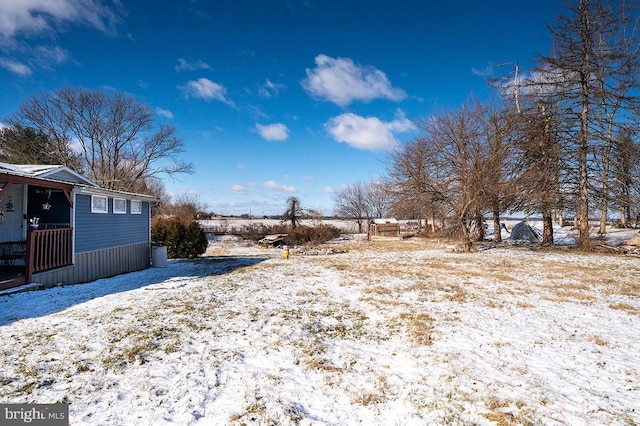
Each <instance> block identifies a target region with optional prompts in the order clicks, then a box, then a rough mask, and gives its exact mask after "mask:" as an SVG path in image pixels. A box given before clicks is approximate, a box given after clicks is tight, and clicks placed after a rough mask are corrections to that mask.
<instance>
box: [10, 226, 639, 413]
mask: <svg viewBox="0 0 640 426" xmlns="http://www.w3.org/2000/svg"><path fill="white" fill-rule="evenodd" d="M332 247H334V248H339V249H341V250H346V252H344V253H338V254H324V253H325V252H324V251H323V250H319V251H318V252H317V253H319V254H317V255H313V256H311V255H303V254H301V253H300V252H296V251H295V250H294V251H293V252H292V257H291V258H290V259H288V260H285V259H282V257H281V252H280V251H279V250H277V249H271V250H268V249H258V248H255V247H253V246H250V245H248V244H246V243H242V242H238V241H236V240H234V239H233V238H231V237H227V238H221V239H219V240H216V241H214V242H212V244H211V245H210V247H209V251H208V257H206V258H204V259H201V260H199V261H196V262H181V261H172V262H170V265H169V267H168V268H161V269H160V268H159V269H151V270H148V271H142V272H139V273H132V274H127V275H123V276H119V277H115V278H112V279H108V280H100V281H96V282H94V283H89V284H84V285H81V286H69V287H57V288H52V289H49V290H43V291H38V292H27V293H18V294H12V295H4V296H0V340H1V341H2V342H3V343H2V346H1V349H0V402H3V403H6V402H15V403H18V402H39V403H51V402H68V403H70V404H71V405H70V413H71V424H103V425H116V424H118V425H127V424H154V425H161V424H176V425H186V424H197V425H242V424H247V425H270V424H274V425H275V424H277V425H296V424H302V425H312V424H313V425H350V424H371V425H408V424H415V425H425V424H442V425H445V424H446V425H450V424H460V425H463V424H464V425H467V424H478V425H521V424H523V425H528V424H531V425H541V424H544V425H567V424H571V425H636V424H640V404H639V403H638V401H640V341H639V339H638V330H640V259H638V258H636V257H621V256H613V255H598V254H584V253H578V252H575V251H574V250H572V249H568V248H565V249H554V250H542V249H539V248H532V247H530V246H524V247H517V246H504V247H497V248H492V249H487V250H480V251H478V252H474V253H470V254H461V253H454V252H452V251H451V250H450V249H449V248H448V247H445V246H441V245H438V244H436V243H434V242H428V241H422V240H409V241H395V242H375V243H369V242H365V241H361V240H358V241H353V240H352V241H346V242H342V243H339V244H336V245H332Z"/></svg>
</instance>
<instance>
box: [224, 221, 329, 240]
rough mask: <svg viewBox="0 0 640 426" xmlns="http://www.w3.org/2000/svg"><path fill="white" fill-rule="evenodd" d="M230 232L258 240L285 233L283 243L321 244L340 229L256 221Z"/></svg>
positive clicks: (326, 226)
mask: <svg viewBox="0 0 640 426" xmlns="http://www.w3.org/2000/svg"><path fill="white" fill-rule="evenodd" d="M232 233H233V234H234V235H237V236H239V237H242V238H244V239H246V240H251V241H259V240H261V239H262V238H264V237H266V236H267V235H273V234H287V237H286V238H285V239H284V243H285V244H288V245H305V244H322V243H326V242H327V241H329V240H331V239H333V238H337V237H339V236H340V230H339V229H338V228H336V227H335V226H333V225H316V226H305V225H298V226H296V227H295V228H292V227H291V226H287V225H275V226H266V225H263V224H260V223H257V224H252V225H248V226H243V227H242V228H240V229H235V228H234V229H232Z"/></svg>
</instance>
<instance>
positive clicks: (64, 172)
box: [0, 163, 98, 188]
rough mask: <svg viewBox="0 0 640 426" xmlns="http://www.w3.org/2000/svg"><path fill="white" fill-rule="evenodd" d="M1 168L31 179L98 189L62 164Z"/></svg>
mask: <svg viewBox="0 0 640 426" xmlns="http://www.w3.org/2000/svg"><path fill="white" fill-rule="evenodd" d="M0 168H2V169H5V170H8V171H11V172H14V173H19V174H22V175H25V176H29V177H37V178H47V179H52V180H59V181H63V182H69V183H74V184H80V185H87V186H92V187H96V188H97V187H98V185H97V184H96V183H95V182H93V181H92V180H90V179H87V178H86V177H84V176H82V175H81V174H79V173H77V172H75V171H73V170H71V169H70V168H68V167H66V166H63V165H62V164H8V163H0Z"/></svg>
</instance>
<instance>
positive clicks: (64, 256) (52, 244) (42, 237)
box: [26, 228, 73, 282]
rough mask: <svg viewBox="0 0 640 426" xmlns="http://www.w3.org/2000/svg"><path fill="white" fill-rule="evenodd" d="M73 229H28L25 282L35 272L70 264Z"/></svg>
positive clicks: (71, 261)
mask: <svg viewBox="0 0 640 426" xmlns="http://www.w3.org/2000/svg"><path fill="white" fill-rule="evenodd" d="M72 238H73V229H72V228H65V229H45V230H33V231H29V234H28V241H27V264H26V266H27V280H28V281H27V282H29V281H30V280H31V275H32V274H33V273H35V272H40V271H46V270H47V269H53V268H59V267H60V266H66V265H71V264H72V263H73V260H72V258H71V255H72V250H71V244H72Z"/></svg>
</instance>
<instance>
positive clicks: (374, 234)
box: [367, 219, 401, 241]
mask: <svg viewBox="0 0 640 426" xmlns="http://www.w3.org/2000/svg"><path fill="white" fill-rule="evenodd" d="M400 237H401V236H400V223H399V222H398V220H397V219H373V220H371V221H370V222H369V231H368V233H367V238H368V239H369V241H372V240H383V239H386V240H389V239H393V240H399V239H400Z"/></svg>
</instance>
